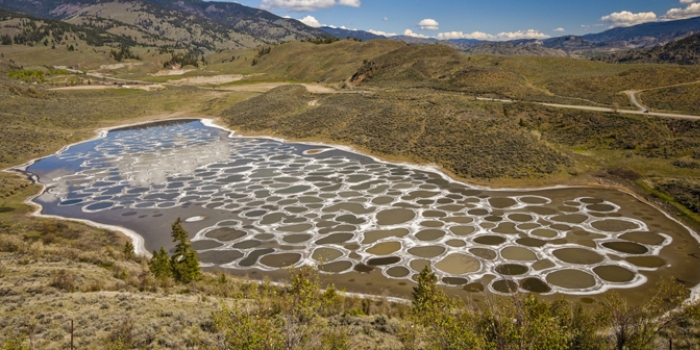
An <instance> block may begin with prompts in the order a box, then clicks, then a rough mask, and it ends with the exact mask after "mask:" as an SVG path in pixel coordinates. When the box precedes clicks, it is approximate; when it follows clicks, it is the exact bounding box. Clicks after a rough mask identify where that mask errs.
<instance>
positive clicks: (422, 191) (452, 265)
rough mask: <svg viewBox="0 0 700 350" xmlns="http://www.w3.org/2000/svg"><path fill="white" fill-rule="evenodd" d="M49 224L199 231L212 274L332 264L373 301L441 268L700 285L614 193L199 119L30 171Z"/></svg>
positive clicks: (484, 278)
mask: <svg viewBox="0 0 700 350" xmlns="http://www.w3.org/2000/svg"><path fill="white" fill-rule="evenodd" d="M26 171H27V172H28V173H30V174H32V175H33V176H34V178H35V179H36V180H37V181H38V182H40V183H42V184H45V185H46V190H45V191H44V193H42V194H41V195H39V196H38V197H36V198H35V199H34V202H36V203H37V204H40V205H41V206H42V207H43V209H42V214H45V215H54V216H62V217H67V218H76V219H83V220H90V221H93V222H96V223H101V224H107V225H113V226H121V227H125V228H128V229H130V230H132V231H135V232H137V233H138V234H140V235H141V236H142V237H143V238H144V243H145V248H146V249H148V250H149V251H150V250H155V249H158V248H160V247H161V246H163V247H166V248H167V249H171V248H172V247H173V243H172V242H171V238H170V225H171V224H172V222H173V221H174V220H175V219H176V218H177V217H181V218H183V220H187V222H186V223H185V224H184V226H185V228H186V229H187V230H188V231H189V232H190V233H191V238H192V241H193V246H194V248H195V249H197V251H198V253H199V258H200V260H201V262H202V264H203V265H204V266H207V267H210V268H212V269H216V268H220V269H227V270H229V271H231V272H232V273H236V274H246V275H249V276H252V277H255V276H258V277H261V276H263V275H267V276H270V277H272V278H273V279H274V278H280V277H282V276H283V275H284V272H285V270H286V269H287V268H288V267H289V266H301V265H304V264H312V263H313V264H318V265H319V266H320V269H321V270H322V271H323V272H324V277H325V278H326V279H328V280H331V281H333V282H335V283H336V285H338V286H340V287H344V288H347V289H349V290H353V291H359V292H372V293H380V292H383V293H389V294H394V295H404V296H405V295H407V294H408V292H409V291H410V288H411V283H410V280H411V279H412V278H414V277H415V276H416V274H417V273H418V272H419V271H420V270H421V269H423V267H424V266H426V265H430V266H431V267H432V268H433V270H434V271H436V272H437V274H438V275H439V278H440V280H441V281H442V282H443V283H444V284H446V285H450V286H452V287H453V288H450V290H451V291H453V292H455V293H479V292H482V291H485V290H488V291H491V292H495V293H507V292H509V291H512V290H515V289H518V288H519V289H520V290H523V291H531V292H537V293H541V294H553V293H556V292H561V293H566V294H579V295H586V294H598V293H602V292H605V291H606V290H610V289H619V290H621V291H623V292H624V293H627V294H636V295H639V296H643V295H644V293H645V289H646V288H647V287H648V286H650V285H653V284H654V283H655V282H656V281H657V280H658V279H659V277H660V276H664V275H673V276H676V277H677V279H679V280H681V281H685V282H687V284H688V285H689V286H694V285H696V284H697V283H698V282H699V281H700V274H698V273H697V269H698V266H699V265H700V261H699V260H698V258H697V257H698V256H700V255H699V254H700V251H699V249H698V242H697V241H696V240H695V239H694V238H693V236H692V235H693V233H691V232H690V231H689V230H688V229H687V228H685V227H684V226H682V225H680V224H679V223H677V222H676V221H674V220H672V219H670V218H669V217H667V216H666V215H664V214H663V213H662V212H660V211H659V210H657V209H655V208H653V207H651V206H649V205H647V204H645V203H642V202H640V201H638V200H637V199H635V198H634V197H632V196H630V195H628V194H625V193H622V192H619V191H615V190H606V189H589V188H566V189H548V190H538V191H491V190H482V189H477V188H474V187H472V186H469V185H468V184H464V183H459V182H455V181H452V180H450V179H449V178H447V177H446V176H445V175H444V174H441V173H438V172H436V171H433V170H425V169H421V168H418V167H411V166H408V165H399V164H391V163H385V162H380V161H378V160H375V159H373V158H371V157H367V156H363V155H360V154H357V153H353V152H349V151H344V150H340V149H336V148H332V147H326V146H317V145H307V144H296V143H285V142H280V141H275V140H270V139H263V138H243V137H236V136H230V135H229V132H227V131H226V130H223V129H220V128H215V127H211V126H207V125H205V124H203V123H202V122H201V121H199V120H187V121H176V122H167V123H155V124H148V125H142V126H137V127H128V128H123V129H115V130H112V131H110V132H109V133H107V134H106V135H104V137H101V138H98V139H96V140H92V141H88V142H84V143H81V144H77V145H74V146H71V147H69V148H68V149H66V150H64V151H62V152H59V153H58V154H56V155H54V156H50V157H47V158H44V159H41V160H39V161H37V162H35V163H33V164H31V165H30V166H28V167H27V168H26Z"/></svg>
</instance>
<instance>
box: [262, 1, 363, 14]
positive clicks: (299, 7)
mask: <svg viewBox="0 0 700 350" xmlns="http://www.w3.org/2000/svg"><path fill="white" fill-rule="evenodd" d="M360 5H362V3H361V2H360V0H262V2H260V8H261V9H263V10H268V11H271V10H274V9H278V8H284V9H287V10H289V11H293V12H304V11H316V10H320V9H325V8H330V7H333V6H350V7H360Z"/></svg>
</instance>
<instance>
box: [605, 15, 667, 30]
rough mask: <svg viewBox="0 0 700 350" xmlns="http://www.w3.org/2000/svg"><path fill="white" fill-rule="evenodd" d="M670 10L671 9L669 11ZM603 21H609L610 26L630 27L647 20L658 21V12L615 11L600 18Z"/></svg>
mask: <svg viewBox="0 0 700 350" xmlns="http://www.w3.org/2000/svg"><path fill="white" fill-rule="evenodd" d="M669 12H670V11H669ZM600 20H601V21H603V22H606V23H609V24H610V27H611V28H612V27H629V26H633V25H637V24H642V23H646V22H653V21H656V14H655V13H653V12H640V13H632V12H629V11H622V12H614V13H611V14H609V15H607V16H603V17H601V18H600Z"/></svg>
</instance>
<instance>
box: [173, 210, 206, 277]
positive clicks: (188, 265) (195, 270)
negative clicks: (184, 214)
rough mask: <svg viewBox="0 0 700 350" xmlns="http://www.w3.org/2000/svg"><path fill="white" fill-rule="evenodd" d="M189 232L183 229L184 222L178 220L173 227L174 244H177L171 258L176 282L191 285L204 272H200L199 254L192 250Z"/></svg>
mask: <svg viewBox="0 0 700 350" xmlns="http://www.w3.org/2000/svg"><path fill="white" fill-rule="evenodd" d="M188 235H189V234H188V233H187V231H185V229H184V228H182V220H180V218H178V219H177V220H176V221H175V223H174V224H173V226H172V236H173V242H176V243H177V244H176V245H175V253H174V254H173V256H172V257H171V258H170V266H171V269H172V273H173V277H175V280H176V281H178V282H182V283H190V282H192V281H195V280H197V279H199V278H200V277H201V276H202V272H201V271H200V270H199V261H198V260H197V252H196V251H195V250H194V249H192V244H191V243H190V240H189V237H188Z"/></svg>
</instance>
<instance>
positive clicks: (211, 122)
mask: <svg viewBox="0 0 700 350" xmlns="http://www.w3.org/2000/svg"><path fill="white" fill-rule="evenodd" d="M195 120H198V121H200V122H201V123H202V124H204V125H205V126H208V127H216V128H219V129H221V130H223V131H225V132H227V133H228V137H229V138H233V137H243V138H254V139H269V140H276V141H280V142H294V143H300V144H306V145H311V146H323V147H332V148H336V149H339V150H342V151H347V152H352V153H355V154H358V155H360V156H365V157H369V158H372V159H373V160H375V161H378V162H382V163H386V164H394V165H400V166H405V167H409V168H413V169H417V170H421V171H429V172H433V173H436V174H439V175H440V176H442V177H443V178H444V179H445V180H448V181H450V182H455V183H459V184H462V185H465V186H467V187H469V188H473V189H475V190H484V191H518V192H537V191H547V190H561V189H576V188H579V189H585V188H605V189H613V190H617V191H619V192H623V193H626V194H628V195H632V196H634V197H635V198H636V199H638V200H640V201H643V199H642V198H639V197H638V196H636V195H635V194H634V193H630V192H629V191H622V190H620V188H619V187H617V186H566V185H558V186H553V187H541V188H524V189H523V188H520V189H519V188H506V189H501V188H490V187H481V186H474V185H471V184H470V183H469V182H466V181H464V180H463V179H455V178H454V177H452V176H450V175H449V174H447V173H446V172H444V171H443V170H442V169H440V168H439V167H436V166H434V165H419V164H414V163H409V162H392V161H386V160H384V159H381V158H380V157H377V156H375V155H371V154H367V153H363V152H360V151H357V150H356V149H355V148H353V147H351V146H345V145H334V144H329V143H324V142H315V141H307V140H304V141H300V142H296V141H289V140H286V139H282V138H279V137H274V136H267V135H243V134H241V133H240V132H237V131H235V130H231V129H229V128H227V127H225V126H222V125H218V124H217V123H216V120H215V119H208V118H171V119H165V120H163V119H161V120H153V121H144V122H137V123H131V124H126V125H118V126H113V127H108V128H101V129H98V130H97V134H96V136H95V137H93V138H91V139H89V140H85V141H81V142H77V143H74V144H71V145H68V146H64V147H63V148H62V149H61V150H59V151H58V152H56V153H54V155H55V154H58V153H60V152H63V151H65V150H67V149H69V148H70V147H72V146H74V145H77V144H81V143H84V142H89V141H92V140H97V139H100V138H104V137H105V136H106V135H107V134H108V133H109V132H110V131H113V130H119V129H124V128H129V127H134V126H139V125H148V124H153V123H154V122H156V123H157V122H168V121H195ZM49 156H51V155H49ZM47 157H48V156H47ZM43 158H46V157H41V158H36V159H33V160H31V161H29V162H27V163H25V164H23V165H20V166H17V167H13V168H10V169H6V170H5V171H7V170H12V171H13V172H17V171H25V175H26V169H27V167H29V166H30V165H31V164H33V163H35V162H37V161H39V160H41V159H43ZM32 180H33V181H34V182H35V183H37V181H36V179H34V178H32ZM45 191H46V187H44V188H42V190H41V191H40V192H39V194H37V195H36V196H32V197H30V198H29V199H27V200H26V201H25V203H26V204H28V205H32V206H34V207H35V208H37V210H36V211H35V212H34V214H33V215H34V216H37V217H48V218H58V219H66V220H71V221H76V222H81V223H84V224H88V225H91V226H94V227H99V228H103V229H110V230H114V231H118V232H121V233H122V234H124V235H125V236H127V237H128V238H130V239H131V240H132V241H133V242H134V245H135V247H136V250H137V254H139V255H146V256H148V252H147V250H146V249H145V246H144V243H143V236H141V235H139V234H138V233H136V232H134V231H131V230H128V229H125V228H123V227H120V226H112V225H104V224H100V223H96V222H92V221H90V220H81V219H71V218H64V217H60V216H51V215H43V214H42V209H43V208H42V207H41V205H39V204H38V203H35V202H33V199H35V198H36V197H37V196H39V195H41V194H42V193H44V192H45ZM643 202H645V203H646V204H647V205H651V206H652V207H653V208H655V209H656V210H658V211H660V212H661V213H663V214H664V215H665V216H666V217H667V218H669V219H671V220H673V221H676V222H677V223H679V224H680V225H682V226H684V227H685V228H686V229H687V230H688V231H689V233H690V234H691V236H693V238H695V239H696V240H697V241H700V239H699V238H698V236H697V233H695V231H693V230H692V229H690V228H689V227H688V226H686V225H684V224H683V223H681V222H680V221H678V220H677V219H676V218H674V217H673V216H671V215H669V214H668V213H666V212H665V211H663V210H661V209H660V208H658V207H657V206H655V205H653V204H652V203H649V202H647V201H643ZM139 239H140V241H139ZM699 287H700V285H699V286H696V287H695V288H693V290H694V292H695V293H694V294H697V292H698V288H699ZM368 295H369V294H368ZM695 296H696V295H695ZM695 296H694V297H695Z"/></svg>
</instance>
